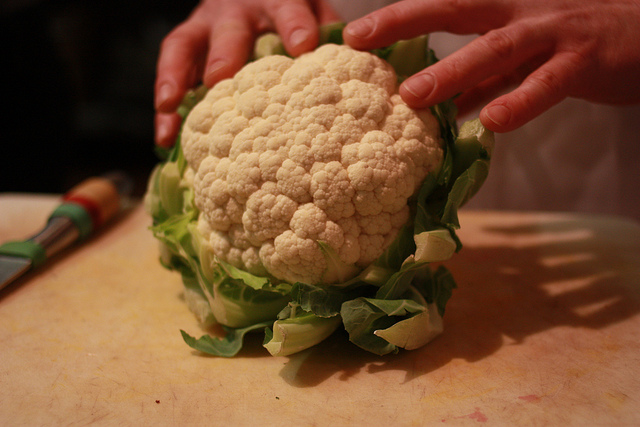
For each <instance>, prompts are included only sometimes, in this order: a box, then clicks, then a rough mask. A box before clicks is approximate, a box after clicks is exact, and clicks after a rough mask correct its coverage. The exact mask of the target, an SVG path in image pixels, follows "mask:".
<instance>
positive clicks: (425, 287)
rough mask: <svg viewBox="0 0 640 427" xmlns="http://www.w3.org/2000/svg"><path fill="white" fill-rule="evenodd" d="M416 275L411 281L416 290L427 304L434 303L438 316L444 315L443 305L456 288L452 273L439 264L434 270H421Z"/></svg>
mask: <svg viewBox="0 0 640 427" xmlns="http://www.w3.org/2000/svg"><path fill="white" fill-rule="evenodd" d="M418 276H419V277H417V278H416V280H415V281H414V282H413V286H414V287H415V289H416V291H417V292H419V293H420V294H421V295H422V296H423V297H424V299H425V300H426V302H427V303H428V304H431V303H434V304H435V305H436V307H437V308H438V313H439V314H440V316H444V311H445V306H446V305H447V302H448V301H449V299H450V298H451V296H452V295H453V290H454V289H456V288H457V285H456V281H455V279H454V278H453V275H452V274H451V272H450V271H449V270H448V269H447V268H446V267H445V266H443V265H441V266H439V267H438V268H437V269H436V270H435V271H433V270H431V269H427V270H422V271H420V273H419V274H418Z"/></svg>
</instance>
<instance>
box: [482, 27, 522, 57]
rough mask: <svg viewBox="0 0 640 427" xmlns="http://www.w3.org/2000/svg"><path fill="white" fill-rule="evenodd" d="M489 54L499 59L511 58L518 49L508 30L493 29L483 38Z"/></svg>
mask: <svg viewBox="0 0 640 427" xmlns="http://www.w3.org/2000/svg"><path fill="white" fill-rule="evenodd" d="M481 41H482V43H483V44H484V47H485V48H486V50H487V51H488V52H489V54H490V55H491V56H493V57H495V58H496V59H497V60H508V59H511V57H512V56H513V54H514V52H515V51H516V47H517V46H516V42H515V40H514V39H513V38H512V37H511V36H510V35H509V33H508V32H506V31H501V30H491V31H489V32H488V33H486V34H485V35H484V36H483V37H482V38H481Z"/></svg>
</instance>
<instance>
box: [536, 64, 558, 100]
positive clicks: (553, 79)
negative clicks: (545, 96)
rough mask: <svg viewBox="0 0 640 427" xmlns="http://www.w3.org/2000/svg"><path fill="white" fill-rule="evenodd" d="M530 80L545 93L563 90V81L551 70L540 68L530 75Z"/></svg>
mask: <svg viewBox="0 0 640 427" xmlns="http://www.w3.org/2000/svg"><path fill="white" fill-rule="evenodd" d="M529 80H530V81H531V83H533V84H534V85H535V86H537V87H538V88H539V89H541V90H542V91H544V92H545V93H549V94H556V93H560V92H561V90H562V82H561V81H560V79H559V78H558V76H557V75H556V73H554V72H552V71H551V70H547V69H544V68H541V69H538V70H537V71H536V72H534V73H532V74H531V75H530V76H529Z"/></svg>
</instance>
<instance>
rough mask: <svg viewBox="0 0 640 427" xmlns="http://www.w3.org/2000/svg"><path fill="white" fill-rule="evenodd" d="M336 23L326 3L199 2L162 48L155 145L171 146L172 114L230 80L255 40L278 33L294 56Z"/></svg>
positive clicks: (312, 45) (283, 0)
mask: <svg viewBox="0 0 640 427" xmlns="http://www.w3.org/2000/svg"><path fill="white" fill-rule="evenodd" d="M336 18H337V15H336V14H335V12H333V10H332V9H331V8H330V7H329V6H328V5H327V4H326V3H325V2H324V0H308V1H307V0H203V1H202V2H201V3H200V4H199V5H198V7H196V9H195V10H194V11H193V13H192V14H191V16H190V17H189V18H188V19H187V20H186V21H185V22H183V23H182V24H180V25H179V26H178V27H176V28H175V29H174V30H173V31H172V32H171V33H169V34H168V35H167V36H166V37H165V39H164V40H163V41H162V45H161V46H160V55H159V58H158V65H157V77H156V82H155V101H154V104H155V109H156V118H155V128H156V144H158V145H160V146H163V147H169V146H171V145H172V144H173V142H174V141H175V138H176V136H177V133H178V130H179V126H180V117H179V116H178V115H177V114H176V113H175V110H176V108H177V107H178V105H179V104H180V101H181V100H182V97H183V96H184V94H185V93H186V91H187V90H188V89H190V88H192V87H194V86H196V85H197V84H198V83H199V82H203V83H204V84H206V85H207V86H209V87H211V86H213V85H214V84H215V83H217V82H218V81H220V80H222V79H224V78H227V77H231V76H233V75H234V74H235V72H236V71H238V70H239V69H240V68H241V67H242V66H243V65H244V64H245V63H246V62H247V59H248V58H249V55H250V54H251V51H252V49H253V42H254V40H255V38H256V36H258V35H259V34H261V33H264V32H266V31H277V32H278V33H279V34H280V36H281V37H282V39H283V43H284V45H285V47H286V49H287V51H288V52H290V53H291V54H292V55H294V56H297V55H300V54H301V53H304V52H307V51H310V50H312V49H314V48H315V47H316V45H317V42H318V24H322V23H325V22H330V21H331V20H335V19H336Z"/></svg>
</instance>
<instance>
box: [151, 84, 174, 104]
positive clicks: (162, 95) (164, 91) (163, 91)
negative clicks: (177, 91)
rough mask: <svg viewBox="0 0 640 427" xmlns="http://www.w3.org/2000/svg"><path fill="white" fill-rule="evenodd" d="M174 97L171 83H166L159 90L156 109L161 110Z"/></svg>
mask: <svg viewBox="0 0 640 427" xmlns="http://www.w3.org/2000/svg"><path fill="white" fill-rule="evenodd" d="M172 95H173V87H172V86H171V84H169V83H165V84H163V85H162V86H160V88H159V89H158V92H157V93H156V105H155V106H156V109H160V108H161V107H162V105H163V104H164V103H166V102H167V101H168V100H169V99H170V98H171V96H172Z"/></svg>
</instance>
